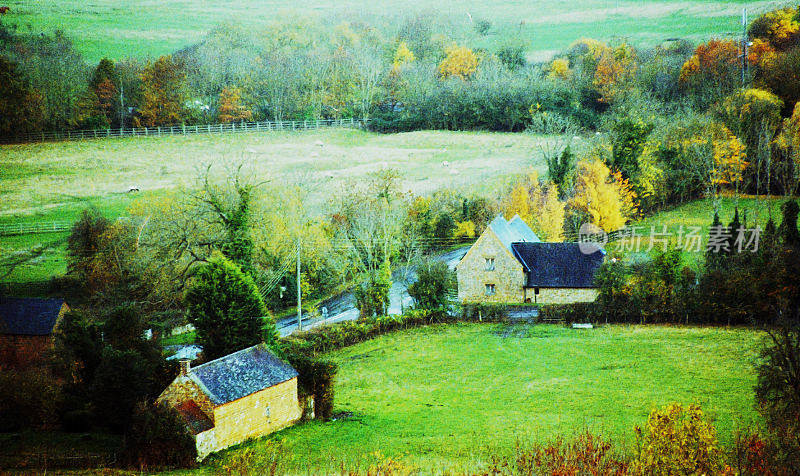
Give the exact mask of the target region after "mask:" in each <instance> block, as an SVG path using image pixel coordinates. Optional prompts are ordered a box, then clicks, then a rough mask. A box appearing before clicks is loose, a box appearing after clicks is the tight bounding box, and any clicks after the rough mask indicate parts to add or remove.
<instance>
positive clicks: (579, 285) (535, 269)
mask: <svg viewBox="0 0 800 476" xmlns="http://www.w3.org/2000/svg"><path fill="white" fill-rule="evenodd" d="M583 251H585V250H582V249H581V247H580V246H579V244H578V243H544V242H542V241H541V240H539V237H537V236H536V234H535V233H534V232H533V231H532V230H531V229H530V227H528V225H527V224H526V223H525V222H524V221H523V220H522V219H521V218H520V217H519V216H514V218H512V219H511V220H510V221H506V219H505V218H504V217H503V215H498V216H497V217H496V218H495V219H494V220H493V221H492V222H491V223H490V224H489V226H488V227H487V228H486V230H485V231H484V232H483V234H482V235H481V236H480V237H479V238H478V240H477V241H476V242H475V244H473V245H472V247H471V248H470V249H469V251H467V254H466V255H464V257H463V258H462V259H461V261H460V262H459V263H458V265H457V266H456V273H457V276H458V299H459V301H461V302H487V303H537V304H562V303H570V302H585V301H594V300H595V299H596V298H597V289H596V287H595V286H594V273H595V272H596V271H597V269H598V268H599V267H600V265H601V264H602V263H603V259H604V257H605V252H604V251H603V250H601V249H599V248H598V249H595V250H593V251H592V252H590V253H584V252H583Z"/></svg>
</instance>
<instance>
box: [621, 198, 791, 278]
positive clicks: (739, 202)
mask: <svg viewBox="0 0 800 476" xmlns="http://www.w3.org/2000/svg"><path fill="white" fill-rule="evenodd" d="M785 200H786V199H785V198H782V197H760V198H754V197H752V196H745V197H740V198H735V197H726V198H722V199H721V201H720V209H719V210H720V211H719V216H720V221H721V222H722V223H723V225H725V226H728V224H729V223H730V222H731V220H732V219H733V215H734V211H735V210H736V209H737V208H738V209H739V213H740V220H745V219H746V220H747V223H746V225H747V228H748V229H751V228H754V227H755V226H756V225H758V226H759V227H760V228H762V229H763V228H764V227H765V226H766V223H767V220H768V219H769V217H770V214H771V216H772V218H773V220H775V224H776V226H777V225H779V224H780V221H781V211H780V205H781V204H782V203H783V202H784V201H785ZM713 218H714V206H713V203H712V201H711V200H710V199H703V200H694V201H692V202H689V203H685V204H682V205H678V206H675V207H672V208H670V209H668V210H664V211H661V212H658V213H655V214H653V215H651V216H648V217H645V218H643V219H641V220H638V221H636V222H634V223H631V224H630V225H628V228H629V229H633V227H635V229H636V233H637V234H638V235H640V236H642V237H643V238H642V239H641V241H640V242H639V244H638V245H637V244H636V242H635V241H633V242H631V241H630V240H622V241H617V242H612V243H610V244H609V246H608V250H610V251H621V252H624V253H628V254H633V255H639V254H644V253H646V252H648V251H649V250H650V246H649V245H650V242H651V240H650V236H651V232H655V233H657V234H658V233H663V230H664V228H663V227H666V232H667V233H668V234H669V236H668V237H666V241H667V242H666V246H667V247H670V246H676V247H678V248H679V249H683V250H686V248H687V244H686V240H685V239H684V241H683V242H682V243H681V242H679V235H680V234H681V227H683V233H684V234H688V233H689V232H690V231H691V229H692V228H693V227H700V233H699V235H701V236H702V237H703V242H702V247H701V249H700V252H696V251H687V252H684V253H683V256H684V262H685V264H688V265H690V266H692V267H694V268H698V267H699V266H701V265H702V263H703V261H704V259H705V245H706V241H707V238H708V235H709V228H710V226H711V222H712V221H713ZM684 236H685V235H684ZM747 236H748V237H749V235H747ZM664 246H665V243H664V238H663V237H662V236H656V238H655V239H654V240H652V250H656V251H660V250H663V249H664ZM748 249H749V248H748ZM637 250H638V251H637ZM631 252H633V253H631Z"/></svg>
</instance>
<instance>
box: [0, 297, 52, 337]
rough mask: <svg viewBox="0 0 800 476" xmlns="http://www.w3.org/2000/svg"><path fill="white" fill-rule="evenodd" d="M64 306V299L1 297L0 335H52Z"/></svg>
mask: <svg viewBox="0 0 800 476" xmlns="http://www.w3.org/2000/svg"><path fill="white" fill-rule="evenodd" d="M63 305H64V300H63V299H41V298H4V297H0V334H13V335H26V336H46V335H50V334H51V333H52V332H53V327H55V325H56V320H58V314H59V313H60V312H61V306H63Z"/></svg>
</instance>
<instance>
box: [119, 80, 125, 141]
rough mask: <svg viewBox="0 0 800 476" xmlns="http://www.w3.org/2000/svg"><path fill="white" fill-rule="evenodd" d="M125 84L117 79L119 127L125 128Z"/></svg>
mask: <svg viewBox="0 0 800 476" xmlns="http://www.w3.org/2000/svg"><path fill="white" fill-rule="evenodd" d="M124 92H125V86H123V85H122V80H121V79H120V81H119V128H120V129H124V128H125V96H124V95H123V93H124Z"/></svg>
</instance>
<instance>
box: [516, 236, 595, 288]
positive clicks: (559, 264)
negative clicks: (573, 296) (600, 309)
mask: <svg viewBox="0 0 800 476" xmlns="http://www.w3.org/2000/svg"><path fill="white" fill-rule="evenodd" d="M511 249H512V251H513V252H514V256H515V257H516V258H517V259H518V260H519V261H520V263H522V266H524V267H525V272H527V273H528V283H527V284H526V287H529V288H536V287H543V288H591V287H594V273H595V272H596V271H597V269H598V268H599V267H600V265H601V264H602V263H603V258H604V257H605V251H603V250H602V249H599V248H598V249H596V250H594V251H593V252H592V253H590V254H585V253H584V252H583V251H582V250H581V247H580V246H579V245H578V243H512V244H511Z"/></svg>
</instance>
